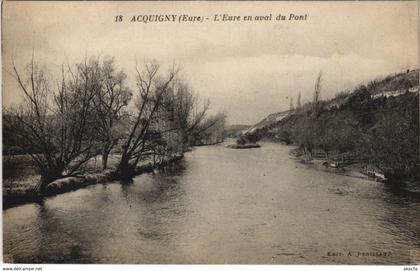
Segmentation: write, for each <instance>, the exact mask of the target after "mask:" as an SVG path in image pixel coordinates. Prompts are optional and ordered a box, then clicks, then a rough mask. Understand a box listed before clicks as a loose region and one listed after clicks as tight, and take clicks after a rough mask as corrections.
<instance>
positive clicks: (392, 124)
mask: <svg viewBox="0 0 420 271" xmlns="http://www.w3.org/2000/svg"><path fill="white" fill-rule="evenodd" d="M320 82H321V76H318V78H317V80H316V84H315V91H314V101H313V102H312V103H311V104H307V105H305V106H302V108H301V110H299V111H295V112H294V114H291V115H290V116H288V117H286V118H284V119H283V120H281V121H280V122H278V123H274V124H272V125H270V126H267V127H263V128H261V129H259V130H257V131H256V132H255V133H254V134H253V135H252V136H253V137H256V138H258V139H260V138H263V137H269V138H273V139H276V140H280V141H283V142H285V143H287V144H292V143H293V144H296V145H298V146H299V147H300V149H301V150H302V151H303V152H304V153H307V154H308V155H310V156H312V154H313V152H314V151H318V152H319V151H323V152H324V153H325V155H326V156H327V157H329V156H330V154H331V153H332V152H334V153H335V154H343V153H347V154H349V155H350V156H352V157H356V160H357V159H358V160H359V161H363V162H366V163H369V164H373V165H376V166H377V167H379V168H381V169H383V170H384V171H389V172H393V173H396V175H413V174H417V163H418V157H419V156H418V152H419V146H418V143H419V140H418V139H419V138H418V133H419V113H418V109H419V95H418V93H410V92H408V91H406V93H403V94H401V95H399V96H391V97H385V96H383V97H380V98H375V99H374V98H372V94H371V93H378V92H380V91H381V89H385V90H393V89H409V88H411V87H415V86H418V83H419V80H418V71H417V72H415V73H406V74H405V73H404V74H397V75H395V76H388V77H387V78H386V79H384V80H383V81H381V80H376V81H374V83H371V84H369V85H367V86H364V85H361V86H359V87H357V88H356V89H355V90H354V91H353V92H345V93H344V92H343V93H340V94H339V95H337V98H336V99H340V100H341V101H343V102H342V104H341V105H340V106H339V107H337V106H332V107H331V106H328V102H327V101H320V100H319V94H320ZM387 82H391V83H392V86H390V85H388V84H387ZM395 82H398V84H396V83H395ZM375 86H377V88H380V89H377V88H376V87H375ZM309 105H310V106H309ZM248 136H250V135H248Z"/></svg>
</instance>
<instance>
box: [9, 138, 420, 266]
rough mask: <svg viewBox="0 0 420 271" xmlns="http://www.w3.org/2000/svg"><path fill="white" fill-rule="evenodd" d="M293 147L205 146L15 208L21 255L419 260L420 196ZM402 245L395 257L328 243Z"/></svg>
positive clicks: (12, 235) (32, 258) (394, 248)
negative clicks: (335, 168) (293, 153)
mask: <svg viewBox="0 0 420 271" xmlns="http://www.w3.org/2000/svg"><path fill="white" fill-rule="evenodd" d="M288 151H289V148H288V147H285V146H280V145H274V144H265V145H264V146H263V148H261V149H250V150H241V151H238V150H232V149H227V148H224V147H223V146H212V147H203V148H197V149H196V150H194V151H192V152H190V153H187V154H186V157H185V160H184V161H183V162H182V163H180V164H179V166H177V167H169V168H167V169H166V170H165V171H162V172H160V173H158V174H144V175H141V176H138V177H136V178H134V179H133V181H132V182H131V183H119V182H115V183H110V184H104V185H102V184H101V185H96V186H91V187H88V188H86V189H80V190H77V191H74V192H70V193H66V194H63V195H59V196H56V197H52V198H49V199H47V200H46V201H45V203H44V205H37V204H27V205H23V206H19V207H16V208H11V209H8V210H5V211H3V221H4V251H5V253H6V254H10V255H13V257H14V260H15V261H16V262H74V263H90V262H95V263H290V264H293V263H297V264H302V263H305V264H320V263H325V264H331V263H351V264H373V263H382V264H404V263H405V264H407V263H409V261H410V258H409V252H410V249H413V248H417V249H419V248H420V244H419V238H418V237H417V236H420V232H419V231H420V229H419V226H418V225H420V223H419V221H418V219H419V217H420V202H419V200H418V198H417V197H413V195H410V194H409V195H406V194H402V195H400V194H396V192H395V191H392V190H390V188H388V187H387V186H385V185H383V184H381V183H375V182H369V181H366V180H360V179H356V178H351V177H346V176H339V175H336V174H333V173H328V172H322V171H316V170H314V169H313V168H311V167H308V166H305V165H301V164H298V163H297V162H296V161H293V160H291V159H289V157H288ZM384 250H386V251H391V252H392V255H391V256H389V257H371V256H368V257H330V256H328V252H331V251H339V252H348V251H353V252H357V251H365V252H366V251H367V252H377V251H379V252H380V251H384Z"/></svg>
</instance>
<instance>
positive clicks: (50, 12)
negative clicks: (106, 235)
mask: <svg viewBox="0 0 420 271" xmlns="http://www.w3.org/2000/svg"><path fill="white" fill-rule="evenodd" d="M3 5H4V10H3V67H4V68H3V104H4V105H6V106H7V105H11V104H14V103H18V102H19V101H20V100H21V96H20V95H19V90H18V89H17V86H16V82H14V79H13V78H12V77H10V76H9V75H8V74H6V73H5V72H4V69H10V63H11V59H12V57H13V58H14V60H15V62H16V64H17V66H18V67H19V68H22V67H23V66H24V64H25V63H27V62H28V61H29V60H30V57H31V54H32V49H34V51H35V57H36V59H37V60H39V61H41V62H43V63H45V64H46V65H47V67H49V68H50V69H51V70H54V69H57V67H58V66H59V64H60V63H61V62H63V61H67V62H70V63H72V62H74V61H79V60H81V59H83V57H84V55H85V53H87V54H88V55H102V56H104V55H112V56H115V57H116V60H117V63H118V65H119V66H121V67H124V68H125V70H126V71H127V73H128V74H129V76H130V77H129V78H130V79H131V80H133V79H134V68H135V64H136V59H137V60H138V61H139V62H142V61H143V60H144V59H156V60H158V61H160V62H162V63H163V64H168V63H172V62H174V61H175V62H176V63H178V64H179V65H181V66H182V73H183V76H184V77H185V78H187V79H188V80H189V82H190V85H191V86H192V87H193V88H194V89H195V90H196V91H197V92H198V93H199V94H200V96H201V97H206V98H209V99H210V100H211V104H212V109H213V111H214V112H217V111H219V110H223V111H225V112H226V113H227V114H228V121H229V123H230V124H239V123H241V124H253V123H256V122H258V121H259V120H261V119H262V118H264V117H265V116H266V115H268V114H270V113H273V112H277V111H282V110H286V109H288V107H289V101H290V100H289V99H290V97H294V99H295V101H296V97H297V95H298V92H299V91H301V92H302V100H303V102H305V101H309V100H310V99H311V97H312V91H313V85H314V82H315V79H316V76H317V74H318V73H319V71H320V70H322V71H323V74H324V78H323V85H322V92H321V97H322V98H330V97H333V96H334V94H335V93H337V92H339V91H342V90H345V89H349V88H352V87H354V86H356V85H358V84H359V83H361V82H368V81H369V80H372V79H375V78H378V77H381V76H384V75H387V74H389V73H393V72H399V71H401V70H404V69H407V68H414V67H417V63H418V47H417V46H418V42H417V39H418V36H417V35H418V34H417V33H418V14H417V11H418V6H417V5H418V4H417V1H412V2H389V1H386V2H369V3H362V2H341V3H340V2H325V3H320V2H300V3H296V2H277V3H276V2H262V3H261V2H259V3H250V2H229V3H224V2H187V3H184V2H175V3H171V2H156V3H149V2H125V3H115V2H97V3H87V2H77V3H68V2H67V3H64V2H56V3H50V2H40V3H28V2H26V3H25V2H23V3H19V2H4V3H3ZM224 13H226V14H230V15H240V16H243V15H266V14H270V13H271V14H273V16H276V15H278V14H279V13H281V14H282V15H288V14H290V13H295V14H307V20H306V21H296V22H289V21H279V22H276V21H271V22H256V21H253V22H224V23H221V22H212V21H211V19H212V18H213V16H214V14H224ZM120 14H121V15H123V16H124V19H125V20H126V21H124V22H122V23H115V22H114V20H115V16H116V15H120ZM143 14H176V15H179V14H190V15H199V16H204V17H209V18H210V20H208V21H205V22H203V23H185V24H180V23H170V22H167V23H148V24H144V23H140V22H137V23H130V22H128V20H129V18H130V17H131V16H132V15H143Z"/></svg>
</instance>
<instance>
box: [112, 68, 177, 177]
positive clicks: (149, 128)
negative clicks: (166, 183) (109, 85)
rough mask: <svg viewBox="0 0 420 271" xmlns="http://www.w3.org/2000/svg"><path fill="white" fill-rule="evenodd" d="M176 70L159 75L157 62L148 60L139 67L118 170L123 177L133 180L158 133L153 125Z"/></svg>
mask: <svg viewBox="0 0 420 271" xmlns="http://www.w3.org/2000/svg"><path fill="white" fill-rule="evenodd" d="M176 73H177V72H176V70H175V69H172V70H170V71H169V72H168V73H167V74H166V75H159V65H158V64H157V63H156V62H151V63H145V64H144V68H143V70H141V71H140V70H138V69H137V78H136V79H137V90H136V92H135V93H134V94H135V95H136V99H137V100H136V102H135V104H136V106H135V110H134V112H132V116H131V120H130V125H129V127H128V130H127V135H126V136H125V137H124V140H123V142H122V154H121V159H120V162H119V165H118V171H119V174H120V176H121V178H122V179H131V177H132V176H133V174H134V173H135V168H136V166H137V165H138V163H139V161H140V160H142V159H144V158H145V156H146V154H147V153H148V151H149V147H150V146H151V145H152V144H151V143H152V142H154V140H155V139H156V137H157V136H159V135H160V134H161V132H160V131H156V129H155V128H156V127H154V125H153V124H154V123H155V120H156V119H157V117H158V116H157V114H158V112H159V109H160V108H161V107H162V106H163V105H164V97H165V96H166V95H165V94H166V93H168V91H169V90H170V84H171V82H172V81H173V80H174V77H175V75H176Z"/></svg>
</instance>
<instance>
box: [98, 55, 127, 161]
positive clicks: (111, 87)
mask: <svg viewBox="0 0 420 271" xmlns="http://www.w3.org/2000/svg"><path fill="white" fill-rule="evenodd" d="M95 62H96V63H97V65H99V66H100V70H101V88H99V89H98V93H97V94H96V96H95V99H93V102H94V105H95V111H96V118H97V121H98V130H97V132H98V137H99V141H100V142H101V143H102V168H103V169H106V168H107V164H108V156H109V154H110V152H111V150H112V149H113V148H114V146H115V145H116V144H117V143H118V141H119V140H120V139H121V138H122V136H123V133H122V132H121V131H122V129H121V126H122V124H121V121H122V120H123V118H124V116H126V115H125V113H126V111H125V109H126V107H127V105H128V103H129V101H130V99H131V92H130V90H129V89H128V87H127V86H126V79H127V75H126V73H125V72H124V71H123V70H119V71H117V69H116V68H115V60H114V58H107V59H105V60H104V61H103V63H102V64H100V63H99V61H98V60H95Z"/></svg>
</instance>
